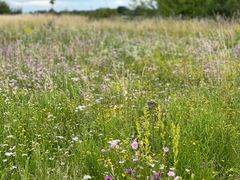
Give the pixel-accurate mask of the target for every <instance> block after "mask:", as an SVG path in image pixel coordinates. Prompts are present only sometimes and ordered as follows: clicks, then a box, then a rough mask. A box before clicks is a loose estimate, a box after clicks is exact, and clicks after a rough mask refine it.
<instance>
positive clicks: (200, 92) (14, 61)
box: [0, 15, 240, 180]
mask: <svg viewBox="0 0 240 180" xmlns="http://www.w3.org/2000/svg"><path fill="white" fill-rule="evenodd" d="M239 40H240V26H239V23H238V21H237V20H224V19H221V18H219V19H218V20H210V19H199V20H198V19H192V20H179V19H174V18H167V19H161V18H152V19H140V18H138V19H133V20H127V19H124V18H120V17H119V18H113V19H108V20H107V19H104V20H98V21H96V20H89V19H87V18H83V17H79V16H47V15H46V16H43V15H41V16H40V15H39V16H37V15H36V16H31V15H21V16H20V15H19V16H1V17H0V120H1V121H0V179H2V180H8V179H9V180H10V179H21V180H28V179H29V180H30V179H36V180H38V179H39V180H41V179H49V180H54V179H56V180H58V179H66V180H67V179H76V180H79V179H84V180H86V179H96V180H101V179H105V180H112V179H114V180H117V179H120V180H121V179H136V180H138V179H140V180H141V179H143V180H144V179H149V180H160V179H163V180H164V179H169V180H170V179H174V180H177V179H196V180H200V179H201V180H203V179H205V180H210V179H217V180H219V179H239V178H240V141H239V139H240V78H239V77H240V63H239V58H240V41H239Z"/></svg>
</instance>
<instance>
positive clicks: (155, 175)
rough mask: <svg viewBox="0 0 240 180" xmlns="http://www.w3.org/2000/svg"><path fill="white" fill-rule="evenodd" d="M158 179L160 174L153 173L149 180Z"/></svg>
mask: <svg viewBox="0 0 240 180" xmlns="http://www.w3.org/2000/svg"><path fill="white" fill-rule="evenodd" d="M160 179H161V178H160V174H159V173H158V172H155V171H154V172H153V176H152V178H151V180H160Z"/></svg>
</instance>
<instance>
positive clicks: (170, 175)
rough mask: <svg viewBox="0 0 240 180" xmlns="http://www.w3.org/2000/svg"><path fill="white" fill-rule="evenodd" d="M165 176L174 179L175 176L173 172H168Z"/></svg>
mask: <svg viewBox="0 0 240 180" xmlns="http://www.w3.org/2000/svg"><path fill="white" fill-rule="evenodd" d="M167 175H168V176H169V177H174V176H175V173H174V172H173V171H169V172H168V173H167Z"/></svg>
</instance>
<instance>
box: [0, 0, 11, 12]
mask: <svg viewBox="0 0 240 180" xmlns="http://www.w3.org/2000/svg"><path fill="white" fill-rule="evenodd" d="M10 13H11V9H10V7H9V5H8V4H7V3H6V2H4V1H0V14H10Z"/></svg>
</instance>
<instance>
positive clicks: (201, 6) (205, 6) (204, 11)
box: [132, 0, 240, 17]
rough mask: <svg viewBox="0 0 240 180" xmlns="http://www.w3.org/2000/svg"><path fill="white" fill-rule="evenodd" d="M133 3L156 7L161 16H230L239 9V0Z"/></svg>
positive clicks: (138, 1) (152, 0) (139, 1)
mask: <svg viewBox="0 0 240 180" xmlns="http://www.w3.org/2000/svg"><path fill="white" fill-rule="evenodd" d="M132 1H133V2H134V4H138V5H141V6H145V7H151V8H152V9H154V8H156V9H157V11H158V13H159V14H160V15H163V16H174V15H183V16H190V17H196V16H200V17H202V16H209V15H224V16H232V15H234V14H236V13H239V11H240V0H132Z"/></svg>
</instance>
